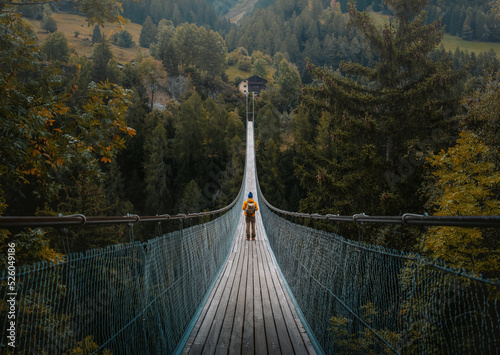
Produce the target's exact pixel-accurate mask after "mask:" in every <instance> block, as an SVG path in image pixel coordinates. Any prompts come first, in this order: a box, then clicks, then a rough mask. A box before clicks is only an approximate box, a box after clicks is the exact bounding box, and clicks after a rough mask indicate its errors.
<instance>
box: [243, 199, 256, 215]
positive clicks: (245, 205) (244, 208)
mask: <svg viewBox="0 0 500 355" xmlns="http://www.w3.org/2000/svg"><path fill="white" fill-rule="evenodd" d="M249 202H253V203H254V204H255V212H257V211H258V210H259V206H257V202H255V201H254V200H253V198H249V199H248V200H246V201H245V202H243V211H245V210H246V209H247V206H248V203H249ZM246 215H247V212H246V211H245V216H246ZM252 216H255V213H254V214H253V215H252Z"/></svg>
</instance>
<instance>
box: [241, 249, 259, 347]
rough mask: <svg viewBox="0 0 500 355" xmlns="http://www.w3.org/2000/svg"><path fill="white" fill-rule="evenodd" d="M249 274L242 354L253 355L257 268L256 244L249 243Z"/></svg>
mask: <svg viewBox="0 0 500 355" xmlns="http://www.w3.org/2000/svg"><path fill="white" fill-rule="evenodd" d="M248 244H249V246H248V273H247V280H246V281H247V288H246V295H245V321H244V323H243V339H242V340H243V344H242V345H243V346H242V351H241V352H242V354H244V355H247V354H253V353H254V351H255V343H254V314H255V311H254V303H255V300H254V288H255V285H254V275H255V267H256V264H254V258H255V252H254V250H255V242H253V241H252V242H251V243H248Z"/></svg>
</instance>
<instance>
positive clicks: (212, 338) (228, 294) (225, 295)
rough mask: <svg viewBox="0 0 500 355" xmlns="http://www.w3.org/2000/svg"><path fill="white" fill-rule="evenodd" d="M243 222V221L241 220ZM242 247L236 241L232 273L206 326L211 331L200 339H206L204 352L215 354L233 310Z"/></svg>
mask: <svg viewBox="0 0 500 355" xmlns="http://www.w3.org/2000/svg"><path fill="white" fill-rule="evenodd" d="M240 224H241V222H240ZM240 249H241V247H240V246H239V245H238V242H237V241H236V242H235V248H234V252H235V262H234V263H233V265H232V270H231V274H230V276H229V279H228V282H227V284H226V285H225V287H224V290H223V292H222V297H221V299H220V301H219V305H218V306H217V307H214V309H216V310H217V311H216V313H215V317H214V318H213V320H212V323H211V325H210V323H209V324H207V325H206V327H210V331H209V332H208V334H206V335H205V334H201V335H200V341H203V340H205V346H204V348H203V354H213V353H214V352H215V349H216V348H217V344H218V341H219V336H220V333H221V331H222V327H223V325H224V319H225V318H226V314H228V312H229V314H230V313H232V312H233V310H232V309H231V307H232V303H231V299H232V298H234V291H233V290H234V289H235V286H234V284H235V280H236V281H238V280H239V277H238V275H239V274H240V273H241V259H242V258H243V255H242V253H240V252H239V250H240Z"/></svg>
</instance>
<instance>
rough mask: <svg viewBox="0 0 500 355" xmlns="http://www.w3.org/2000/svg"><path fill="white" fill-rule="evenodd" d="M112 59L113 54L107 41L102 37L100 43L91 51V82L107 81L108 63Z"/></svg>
mask: <svg viewBox="0 0 500 355" xmlns="http://www.w3.org/2000/svg"><path fill="white" fill-rule="evenodd" d="M112 58H113V52H112V51H111V47H110V45H109V43H108V40H107V39H106V38H105V37H103V38H102V39H101V41H99V42H98V43H96V44H94V49H93V50H92V80H94V81H95V82H105V81H106V80H107V79H108V73H107V68H108V62H109V61H110V60H111V59H112Z"/></svg>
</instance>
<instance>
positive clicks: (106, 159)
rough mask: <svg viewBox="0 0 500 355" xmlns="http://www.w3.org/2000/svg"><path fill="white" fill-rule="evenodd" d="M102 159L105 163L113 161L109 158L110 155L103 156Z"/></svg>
mask: <svg viewBox="0 0 500 355" xmlns="http://www.w3.org/2000/svg"><path fill="white" fill-rule="evenodd" d="M101 161H102V162H104V163H111V159H109V158H108V157H102V158H101Z"/></svg>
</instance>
